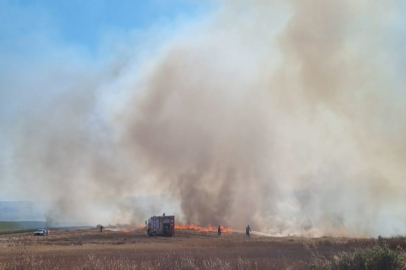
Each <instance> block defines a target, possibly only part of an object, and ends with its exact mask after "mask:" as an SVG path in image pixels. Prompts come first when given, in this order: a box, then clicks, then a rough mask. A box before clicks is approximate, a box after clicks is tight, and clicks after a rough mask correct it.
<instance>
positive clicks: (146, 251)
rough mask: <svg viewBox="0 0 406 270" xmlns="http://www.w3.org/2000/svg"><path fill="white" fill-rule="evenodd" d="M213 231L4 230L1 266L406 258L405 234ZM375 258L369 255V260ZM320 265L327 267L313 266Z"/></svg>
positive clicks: (261, 265)
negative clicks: (316, 235) (171, 233)
mask: <svg viewBox="0 0 406 270" xmlns="http://www.w3.org/2000/svg"><path fill="white" fill-rule="evenodd" d="M187 227H188V229H187ZM212 229H213V228H210V227H206V228H205V229H204V228H201V227H196V226H191V227H190V226H189V225H183V227H182V229H177V231H176V234H175V235H174V236H172V237H149V236H147V234H146V231H145V228H143V229H140V228H137V229H134V230H132V231H127V230H114V231H112V230H106V231H103V232H100V231H98V230H97V229H87V230H52V234H50V235H49V236H44V237H34V236H33V235H32V233H15V234H4V235H0V269H27V270H39V269H78V270H79V269H83V270H84V269H87V270H91V269H95V270H96V269H97V270H104V269H106V270H107V269H122V270H128V269H167V270H168V269H174V270H175V269H200V270H202V269H204V270H206V269H207V270H208V269H221V270H228V269H230V270H231V269H270V270H271V269H272V270H279V269H335V268H326V267H327V266H328V262H329V260H330V259H332V258H336V259H337V258H347V257H345V256H349V255H346V254H347V253H342V252H356V250H357V249H361V250H363V252H364V253H365V254H368V250H373V251H374V252H375V253H376V254H380V253H379V252H381V253H382V254H384V252H386V253H388V252H389V253H388V254H389V255H391V256H392V255H394V254H395V255H396V256H397V257H396V256H395V257H394V258H395V259H396V260H398V261H396V263H402V262H403V263H404V262H405V259H406V254H405V253H404V252H403V251H399V252H398V251H397V247H404V248H405V247H406V238H405V237H397V238H390V239H381V240H378V239H373V238H362V239H360V238H345V237H338V238H337V237H336V238H333V237H323V238H309V237H299V236H290V237H270V236H263V235H259V234H255V233H254V234H253V235H251V237H250V238H248V237H246V236H245V234H241V233H236V232H231V231H230V232H228V233H226V234H223V235H222V236H221V237H219V236H217V233H216V232H212ZM380 241H381V242H382V243H383V242H384V241H385V244H384V245H385V246H386V247H387V250H385V246H384V245H382V247H383V248H381V249H382V250H380V249H379V248H380ZM375 253H374V254H375ZM386 253H385V254H386ZM348 254H349V253H348ZM373 256H376V255H373ZM373 256H372V255H371V258H369V259H370V260H372V261H373V260H374V257H373ZM382 256H383V255H382ZM321 263H323V265H324V266H325V268H317V267H319V266H320V265H321ZM369 263H371V262H369ZM326 265H327V266H326ZM404 266H406V264H404V265H403V267H404ZM340 269H344V268H340ZM345 269H347V268H345ZM348 269H350V268H348ZM351 269H358V268H351ZM366 269H389V268H366ZM390 269H403V268H400V266H399V267H398V266H396V267H395V268H390Z"/></svg>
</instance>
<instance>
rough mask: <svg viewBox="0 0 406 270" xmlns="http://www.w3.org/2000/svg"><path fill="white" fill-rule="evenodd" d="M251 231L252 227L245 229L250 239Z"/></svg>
mask: <svg viewBox="0 0 406 270" xmlns="http://www.w3.org/2000/svg"><path fill="white" fill-rule="evenodd" d="M250 231H251V228H250V225H248V226H247V228H245V234H246V235H247V236H248V237H250Z"/></svg>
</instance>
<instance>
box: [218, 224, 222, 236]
mask: <svg viewBox="0 0 406 270" xmlns="http://www.w3.org/2000/svg"><path fill="white" fill-rule="evenodd" d="M217 232H218V235H219V236H221V226H220V225H219V228H218V230H217Z"/></svg>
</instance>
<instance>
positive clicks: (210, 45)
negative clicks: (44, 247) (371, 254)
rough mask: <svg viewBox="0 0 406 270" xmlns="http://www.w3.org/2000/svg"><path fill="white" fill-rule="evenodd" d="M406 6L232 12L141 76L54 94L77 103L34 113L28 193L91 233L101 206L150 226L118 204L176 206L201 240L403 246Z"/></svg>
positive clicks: (76, 76)
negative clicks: (207, 230) (245, 237)
mask: <svg viewBox="0 0 406 270" xmlns="http://www.w3.org/2000/svg"><path fill="white" fill-rule="evenodd" d="M397 5H399V4H398V2H395V1H390V2H385V3H378V2H375V3H367V1H358V2H357V3H354V1H339V2H337V1H332V0H327V1H323V2H317V3H316V2H314V1H299V0H298V1H293V0H292V1H286V2H284V1H251V2H249V3H247V2H243V1H224V2H223V4H222V6H221V7H220V8H219V10H218V11H217V13H216V14H214V15H213V16H212V17H211V18H210V19H209V20H207V21H205V22H202V23H200V24H194V25H191V26H189V27H187V28H186V29H183V30H182V31H181V32H179V34H178V35H177V36H176V37H175V38H174V39H173V40H171V41H169V42H167V43H165V44H164V45H163V46H162V47H161V49H160V50H159V51H158V53H156V54H155V55H154V56H151V57H149V58H148V61H146V63H144V64H142V65H140V64H139V62H137V63H135V62H136V61H135V62H132V61H121V60H120V59H119V60H116V62H114V61H109V62H108V64H106V66H103V67H101V68H94V70H93V71H91V72H90V71H86V72H84V74H85V75H81V73H80V72H77V73H76V72H73V74H68V73H67V72H64V71H61V74H62V75H61V74H58V76H56V77H54V76H50V77H49V78H43V80H46V82H47V85H52V87H57V88H63V89H62V90H61V91H60V93H56V94H55V95H54V96H52V97H50V98H49V100H47V101H41V102H39V103H36V105H35V106H34V105H29V106H27V108H26V109H25V110H23V115H22V116H21V122H20V123H18V124H17V128H16V130H17V131H16V133H17V134H18V136H14V138H13V139H12V142H13V146H14V150H13V153H14V154H13V160H14V162H15V165H14V166H13V169H14V177H15V179H16V181H17V183H20V184H21V190H22V191H23V192H26V193H27V194H37V195H40V194H49V193H51V194H52V198H56V199H57V201H58V202H59V203H58V204H57V205H55V209H54V211H55V212H58V213H60V214H61V215H65V216H69V217H72V218H77V219H78V218H85V217H89V216H88V212H93V214H92V215H94V216H95V218H96V217H98V215H99V214H98V213H99V211H101V210H100V207H98V206H97V205H96V206H95V205H93V204H92V203H91V202H90V199H91V198H93V199H94V198H100V199H102V200H103V201H111V202H112V204H115V205H116V206H117V213H113V214H111V213H110V214H106V215H108V216H109V217H115V216H123V211H124V212H129V213H131V214H130V215H129V216H139V217H137V218H136V219H137V222H138V221H139V220H142V219H143V218H145V215H149V214H148V213H144V212H143V211H142V210H141V209H138V208H137V207H136V206H134V209H135V210H136V211H135V210H134V209H131V205H128V204H126V203H123V202H120V200H117V198H122V197H125V196H131V195H134V194H170V196H171V197H172V200H175V201H179V202H180V207H181V210H182V213H181V214H182V216H183V219H184V221H187V222H192V223H197V224H199V225H208V224H212V225H218V224H222V225H226V226H231V227H234V228H236V229H241V228H244V227H245V226H246V225H247V224H250V226H251V227H252V228H253V229H254V230H258V231H263V232H267V233H280V234H287V233H305V232H307V231H310V232H311V233H313V234H334V235H339V234H343V233H346V234H352V235H368V234H372V233H377V232H381V231H382V232H384V233H391V230H393V226H401V225H404V224H405V222H406V220H405V218H404V216H405V215H404V214H405V209H404V207H402V205H403V204H404V203H405V200H404V198H405V194H404V192H403V193H402V189H403V190H404V183H403V182H404V177H405V175H406V174H405V173H406V169H405V168H404V166H403V164H404V161H405V158H406V143H405V141H404V138H405V137H406V136H405V135H406V132H405V131H406V126H405V123H406V106H405V105H406V104H405V103H406V95H405V93H404V90H403V88H404V87H403V85H404V83H405V82H404V81H405V79H404V78H403V77H402V76H401V75H402V70H403V71H404V67H405V63H406V61H405V58H404V56H403V55H402V54H403V52H402V48H403V47H402V46H401V45H402V44H404V37H402V36H401V33H400V31H401V30H399V28H398V27H399V22H401V16H400V13H399V11H398V6H397ZM382 9H384V10H385V12H382ZM389 14H390V15H389ZM134 66H136V67H134ZM140 66H141V67H142V68H140ZM68 75H69V76H68ZM106 104H107V105H106ZM0 175H1V174H0ZM113 202H114V203H113ZM137 209H138V210H137ZM153 214H156V213H151V215H153ZM124 216H125V215H124ZM402 216H403V218H402Z"/></svg>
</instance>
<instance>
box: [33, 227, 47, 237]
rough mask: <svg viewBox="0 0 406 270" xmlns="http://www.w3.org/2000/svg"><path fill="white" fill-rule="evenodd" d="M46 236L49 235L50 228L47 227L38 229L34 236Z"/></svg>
mask: <svg viewBox="0 0 406 270" xmlns="http://www.w3.org/2000/svg"><path fill="white" fill-rule="evenodd" d="M38 235H40V236H46V235H48V230H47V229H38V230H36V231H35V232H34V236H38Z"/></svg>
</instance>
